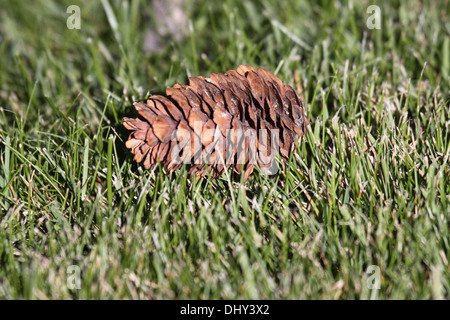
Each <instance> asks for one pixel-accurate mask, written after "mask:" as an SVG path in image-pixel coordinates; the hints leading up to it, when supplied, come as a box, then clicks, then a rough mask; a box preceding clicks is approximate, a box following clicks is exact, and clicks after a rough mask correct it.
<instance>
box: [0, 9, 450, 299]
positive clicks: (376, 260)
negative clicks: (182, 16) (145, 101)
mask: <svg viewBox="0 0 450 320" xmlns="http://www.w3.org/2000/svg"><path fill="white" fill-rule="evenodd" d="M2 2H3V4H2V10H1V11H0V56H1V59H0V88H1V89H0V230H1V231H0V298H3V299H112V298H114V299H223V298H224V299H249V298H250V299H371V298H372V299H441V298H444V299H448V298H449V297H450V266H449V262H448V260H449V256H450V244H449V239H450V237H449V225H450V221H449V218H450V181H449V180H450V174H449V173H450V164H449V155H450V132H449V126H450V120H449V119H450V107H449V104H450V101H449V97H450V95H449V83H450V81H449V80H450V78H449V75H450V67H449V62H450V59H449V55H450V40H449V38H450V37H449V35H450V24H449V22H448V12H450V7H449V3H448V2H445V1H422V2H418V1H408V2H405V1H402V2H400V1H389V2H387V1H386V2H382V1H380V2H377V5H378V6H379V7H380V9H381V13H382V22H381V29H379V30H377V29H372V30H371V29H369V28H367V26H366V21H367V19H368V17H369V16H370V14H368V13H367V12H366V9H367V7H368V6H369V5H371V4H372V3H370V2H369V1H352V2H346V1H343V2H342V3H341V2H337V1H318V2H314V3H309V2H307V1H283V2H279V1H269V0H263V1H258V2H244V1H232V0H224V1H221V2H218V3H214V4H213V3H211V2H203V1H192V0H188V5H187V9H186V15H187V22H188V26H189V27H188V28H186V29H185V37H184V40H183V41H182V42H178V41H175V40H174V38H172V37H170V36H167V37H165V38H164V39H163V47H162V49H161V51H159V52H155V53H151V52H148V51H146V50H144V49H143V43H144V39H145V35H146V33H147V32H148V31H150V30H152V29H154V28H155V25H156V20H155V16H154V15H153V13H152V10H151V7H150V6H149V5H148V3H147V2H145V1H139V0H130V1H112V0H104V1H101V2H100V1H95V2H87V1H86V2H82V1H77V0H72V1H55V0H45V1H44V0H42V1H33V2H27V3H25V2H21V1H12V0H11V1H9V0H3V1H2ZM71 4H75V5H79V6H80V8H81V18H82V20H81V29H79V30H77V29H74V30H70V29H68V28H67V27H66V20H67V18H68V17H69V16H70V14H67V13H66V8H67V7H68V6H69V5H71ZM239 64H250V65H253V66H264V67H267V68H269V69H270V70H272V71H275V70H276V72H277V75H278V76H279V77H280V78H281V79H282V80H283V81H284V82H286V83H288V84H291V85H293V86H294V87H295V88H297V89H298V90H299V91H300V94H301V95H302V97H303V98H304V100H305V101H306V109H307V113H308V118H309V119H310V120H311V125H310V126H309V131H308V134H307V135H306V136H305V137H304V138H303V140H302V143H301V144H300V145H299V146H298V147H297V149H296V151H295V152H294V153H293V154H292V157H291V159H290V160H289V162H288V163H286V165H285V166H284V170H282V171H281V172H279V173H278V174H277V175H275V176H271V177H268V176H265V175H263V174H260V173H259V172H255V173H254V174H253V175H252V176H251V178H250V180H249V181H248V182H246V183H240V182H239V181H233V180H230V179H229V177H228V176H224V177H222V178H220V179H211V178H205V179H200V180H197V179H195V178H193V177H191V176H188V175H187V173H186V170H185V169H181V170H180V171H178V172H175V173H169V174H167V173H165V172H164V171H163V169H162V168H160V167H157V168H155V169H154V170H151V171H146V170H143V168H142V167H141V166H139V165H137V164H136V163H135V162H134V161H133V159H132V157H131V156H130V154H128V152H127V150H126V148H125V146H124V142H125V141H126V139H127V137H128V136H127V134H128V133H127V131H126V130H125V129H124V128H123V127H122V124H121V123H122V118H123V116H127V115H130V114H133V110H132V109H133V108H132V102H133V100H137V99H142V98H145V97H146V95H147V94H149V93H151V94H158V93H162V92H164V89H165V88H166V87H168V86H172V85H174V84H175V83H176V82H179V83H186V82H187V80H188V76H192V75H208V74H209V73H210V72H213V71H214V72H225V71H226V70H228V69H234V68H236V67H237V66H238V65H239ZM372 265H375V266H377V267H378V268H379V271H380V276H381V283H380V290H371V289H370V288H369V287H368V285H367V283H368V281H369V282H370V276H371V273H370V272H368V268H369V266H372ZM71 266H75V267H72V268H75V270H78V271H79V272H80V278H79V279H80V285H81V286H80V289H79V290H78V289H73V287H71V286H70V284H72V282H71V279H73V278H72V277H71V276H72V275H73V274H72V271H70V270H72V269H71V268H70V267H71ZM68 281H69V285H68Z"/></svg>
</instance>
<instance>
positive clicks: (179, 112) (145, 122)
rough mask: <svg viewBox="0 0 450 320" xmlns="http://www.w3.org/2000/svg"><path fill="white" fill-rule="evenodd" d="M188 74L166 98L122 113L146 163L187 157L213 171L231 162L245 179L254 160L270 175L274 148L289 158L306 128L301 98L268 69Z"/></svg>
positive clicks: (193, 168)
mask: <svg viewBox="0 0 450 320" xmlns="http://www.w3.org/2000/svg"><path fill="white" fill-rule="evenodd" d="M189 80H190V81H189V85H188V86H187V85H179V84H176V85H174V86H173V87H172V88H168V89H167V90H166V97H164V96H159V95H155V96H151V97H150V98H148V100H147V103H142V102H136V103H134V106H135V108H136V110H137V112H138V113H139V116H138V117H137V118H136V119H131V118H124V126H125V127H126V128H127V129H128V130H133V132H132V133H131V134H130V137H129V139H128V141H127V142H126V147H127V148H129V149H131V152H132V153H133V154H134V155H135V156H134V159H135V160H136V161H137V162H142V161H143V164H144V167H145V168H146V169H150V168H151V167H153V166H154V165H155V164H156V163H157V162H158V161H160V162H162V164H163V165H164V166H165V167H166V168H167V169H168V170H169V171H174V170H176V169H178V168H180V167H181V166H182V165H183V163H185V164H188V165H189V166H190V167H189V172H190V173H195V174H196V175H197V176H203V175H204V174H205V173H206V172H207V170H209V171H210V172H211V174H212V175H213V176H214V177H217V176H220V175H221V174H222V173H223V172H224V170H225V169H227V168H228V167H230V166H232V167H233V168H234V170H235V171H236V172H237V173H239V174H240V173H241V172H242V170H244V172H245V173H244V180H247V178H248V177H249V175H250V174H251V172H252V171H253V169H254V167H255V165H258V167H259V168H260V169H261V170H262V171H263V172H266V173H270V174H271V173H274V166H276V161H275V159H274V158H275V155H276V154H277V152H278V151H279V152H280V154H281V156H282V158H283V159H287V158H288V157H289V153H290V152H291V150H292V149H293V148H294V145H295V140H296V134H297V135H298V136H302V135H304V134H305V133H306V126H307V125H308V124H309V121H308V120H307V119H306V115H305V112H304V108H303V102H302V101H301V99H300V98H299V97H298V95H297V93H296V92H295V90H294V89H293V88H292V87H291V86H288V85H285V84H283V83H282V82H281V80H280V79H278V78H277V77H276V76H275V75H274V74H273V73H271V72H270V71H268V70H265V69H262V68H259V69H258V70H256V69H255V68H253V67H250V66H239V67H238V68H237V70H236V71H235V70H230V71H227V72H226V73H225V74H221V73H211V75H210V77H209V78H204V77H192V78H190V79H189ZM276 169H277V168H275V170H276Z"/></svg>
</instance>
